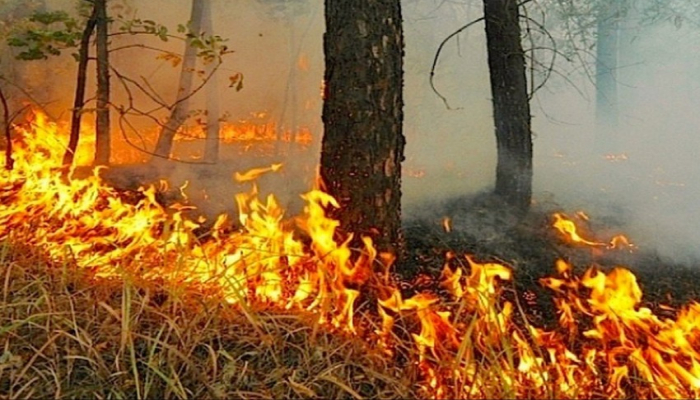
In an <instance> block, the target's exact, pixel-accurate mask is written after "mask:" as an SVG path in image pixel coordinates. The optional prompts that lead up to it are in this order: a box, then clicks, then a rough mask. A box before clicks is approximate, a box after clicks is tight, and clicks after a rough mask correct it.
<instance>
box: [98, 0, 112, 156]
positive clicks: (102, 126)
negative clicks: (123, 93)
mask: <svg viewBox="0 0 700 400" xmlns="http://www.w3.org/2000/svg"><path fill="white" fill-rule="evenodd" d="M95 10H96V27H95V29H96V39H97V40H96V42H97V44H96V45H97V121H96V124H95V128H96V135H97V137H96V139H95V165H108V164H109V157H110V154H111V143H110V141H111V135H110V122H109V96H110V94H109V92H110V90H109V49H108V44H107V37H108V29H109V24H108V22H109V21H108V20H107V0H95Z"/></svg>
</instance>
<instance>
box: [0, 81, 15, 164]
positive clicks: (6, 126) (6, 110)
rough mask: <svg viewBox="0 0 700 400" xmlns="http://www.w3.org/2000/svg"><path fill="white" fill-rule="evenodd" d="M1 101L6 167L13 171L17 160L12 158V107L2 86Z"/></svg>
mask: <svg viewBox="0 0 700 400" xmlns="http://www.w3.org/2000/svg"><path fill="white" fill-rule="evenodd" d="M0 103H2V129H3V133H4V135H5V142H7V143H6V145H5V169H6V170H8V171H12V168H14V166H15V160H14V159H13V158H12V134H11V133H12V132H11V126H10V107H9V106H8V105H7V98H6V97H5V93H4V92H3V90H2V88H0Z"/></svg>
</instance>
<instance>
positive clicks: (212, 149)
mask: <svg viewBox="0 0 700 400" xmlns="http://www.w3.org/2000/svg"><path fill="white" fill-rule="evenodd" d="M200 1H202V3H203V7H204V11H203V22H202V30H204V32H206V34H207V35H213V34H214V23H213V21H212V12H211V8H212V4H211V3H212V1H211V0H200ZM214 68H216V64H215V62H214V61H212V62H211V63H210V64H209V65H207V75H209V74H211V73H214V75H212V77H211V79H210V80H209V82H208V83H207V88H206V96H207V134H206V140H205V141H204V161H206V162H210V163H217V162H219V147H220V139H219V130H220V123H219V117H220V115H219V114H221V110H220V109H219V85H218V79H217V77H216V72H214Z"/></svg>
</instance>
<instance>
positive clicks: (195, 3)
mask: <svg viewBox="0 0 700 400" xmlns="http://www.w3.org/2000/svg"><path fill="white" fill-rule="evenodd" d="M203 11H204V2H203V1H201V0H192V11H191V13H190V31H191V32H192V33H193V34H194V35H197V36H198V35H199V34H200V33H201V32H202V28H201V27H202V15H203ZM185 46H186V47H185V55H184V58H183V61H182V70H181V71H180V82H179V84H178V91H177V98H176V102H175V105H174V106H173V108H172V110H171V112H170V117H169V118H168V120H167V121H166V123H165V125H164V126H163V127H162V129H161V131H160V135H159V136H158V142H157V143H156V148H155V151H154V154H155V155H154V156H153V158H152V161H153V162H155V163H161V162H162V161H165V160H167V159H168V158H169V157H170V152H171V151H172V149H173V139H175V134H176V133H177V130H178V129H179V128H180V127H181V126H182V124H183V123H185V121H186V120H187V112H188V110H189V96H190V90H191V88H192V80H193V78H194V70H195V67H196V65H197V49H196V48H195V47H193V46H192V40H189V39H188V40H187V42H186V44H185Z"/></svg>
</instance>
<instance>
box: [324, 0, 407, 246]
mask: <svg viewBox="0 0 700 400" xmlns="http://www.w3.org/2000/svg"><path fill="white" fill-rule="evenodd" d="M325 7H326V11H325V13H326V33H325V36H324V53H325V62H326V70H325V75H324V77H325V89H324V90H325V93H324V100H325V101H324V105H323V115H322V119H323V123H324V136H323V140H322V144H321V167H320V175H321V178H322V180H323V182H325V184H326V190H327V191H328V193H330V194H331V195H333V196H334V197H335V198H336V199H337V200H338V203H339V204H340V209H338V210H336V211H335V212H332V215H333V217H335V218H337V219H339V220H340V223H341V229H342V230H343V231H344V232H354V233H356V235H357V236H356V237H355V239H354V240H355V244H358V245H359V243H361V242H360V237H359V236H370V237H372V239H374V241H375V243H376V247H377V248H378V250H379V251H394V252H398V251H400V248H401V241H402V240H401V162H402V161H403V158H404V155H403V152H404V143H405V139H404V136H403V132H402V122H403V97H402V85H403V49H404V41H403V30H402V26H401V24H402V17H401V4H400V1H399V0H326V2H325Z"/></svg>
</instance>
